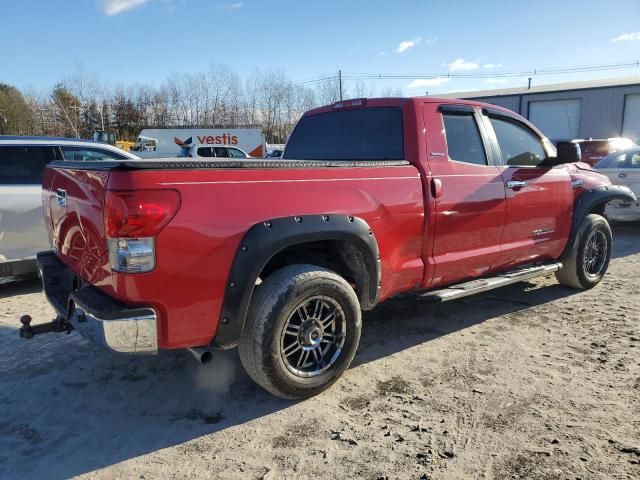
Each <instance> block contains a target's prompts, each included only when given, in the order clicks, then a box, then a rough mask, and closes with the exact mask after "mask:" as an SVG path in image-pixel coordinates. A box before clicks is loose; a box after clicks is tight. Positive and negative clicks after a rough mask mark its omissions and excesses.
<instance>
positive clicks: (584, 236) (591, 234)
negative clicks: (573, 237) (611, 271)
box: [556, 214, 613, 290]
mask: <svg viewBox="0 0 640 480" xmlns="http://www.w3.org/2000/svg"><path fill="white" fill-rule="evenodd" d="M578 232H579V233H578V235H579V238H578V242H577V243H576V246H575V247H574V248H572V249H571V250H570V251H568V252H567V253H565V255H564V256H563V258H562V259H561V261H562V269H561V270H560V271H558V272H556V278H557V279H558V281H559V282H560V283H561V284H562V285H566V286H567V287H572V288H578V289H581V290H584V289H588V288H592V287H595V286H596V285H597V284H598V283H600V281H601V280H602V277H604V274H605V273H606V271H607V268H608V267H609V261H610V260H611V248H612V244H613V236H612V234H611V227H610V226H609V223H608V222H607V220H606V219H605V218H604V217H602V216H600V215H596V214H590V215H587V216H586V217H585V218H584V220H583V221H582V224H581V225H580V229H579V230H578Z"/></svg>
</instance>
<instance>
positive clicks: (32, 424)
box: [0, 225, 640, 479]
mask: <svg viewBox="0 0 640 480" xmlns="http://www.w3.org/2000/svg"><path fill="white" fill-rule="evenodd" d="M615 236H616V243H615V246H614V259H613V260H612V262H611V267H610V270H609V273H608V274H607V276H606V278H605V280H604V281H603V283H602V284H601V285H600V286H598V287H597V288H595V289H593V290H591V291H588V292H581V293H576V292H575V291H572V290H569V289H567V288H564V287H561V286H559V285H558V284H557V283H556V282H555V279H554V278H553V277H551V278H545V279H539V280H535V281H532V282H528V283H521V284H517V285H513V286H511V287H506V288H503V289H501V290H496V291H493V292H489V293H487V294H484V295H482V296H477V297H473V298H468V299H465V300H462V301H457V302H450V303H447V304H442V305H436V306H433V305H428V304H426V303H424V302H421V301H420V299H418V298H416V297H413V296H403V297H400V298H396V299H393V300H391V301H389V302H387V303H384V304H382V305H381V306H380V307H378V308H377V309H376V310H375V311H373V312H370V313H368V314H366V315H365V319H364V331H363V338H362V342H361V345H360V349H359V353H358V355H357V356H356V359H355V361H354V364H353V365H352V367H351V368H350V369H349V370H348V371H347V372H346V374H345V375H344V377H343V378H342V379H341V380H340V381H339V382H338V383H337V384H336V385H335V386H334V387H333V388H331V389H330V390H329V391H328V392H325V393H324V394H322V395H319V396H318V397H316V398H313V399H311V400H307V401H304V402H298V403H290V402H286V401H282V400H279V399H276V398H274V397H272V396H270V395H269V394H267V393H265V392H264V391H262V390H261V389H260V388H259V387H257V386H255V385H254V384H253V383H252V382H251V380H250V379H249V378H248V377H247V376H246V374H245V373H244V372H243V371H242V367H241V366H240V363H239V361H238V358H237V353H236V352H235V351H229V352H216V354H215V358H214V362H213V363H212V364H210V365H208V366H206V367H200V366H198V365H197V364H196V362H195V361H194V360H193V358H191V356H190V355H189V354H188V353H185V352H170V353H164V354H161V355H160V356H156V357H143V358H139V357H126V356H125V357H122V356H114V355H112V354H109V353H107V352H105V351H102V350H101V349H99V348H98V347H94V346H93V345H92V344H91V343H89V342H88V341H86V340H84V339H83V338H81V337H80V336H78V335H76V334H72V335H69V336H66V335H58V334H52V335H47V336H41V337H38V338H36V339H34V340H31V341H28V342H27V341H24V340H18V338H17V328H18V325H19V323H18V318H19V317H20V315H21V314H23V313H30V314H31V315H32V316H33V317H34V319H35V321H36V322H39V321H45V320H49V319H50V318H51V317H52V310H51V308H50V307H49V306H48V305H47V304H46V302H45V300H44V298H43V295H42V293H41V292H40V289H39V286H38V284H37V283H23V284H18V285H16V284H14V285H4V286H0V478H2V479H27V478H46V479H61V478H68V477H74V476H78V477H82V478H92V479H94V478H100V479H101V478H138V479H155V478H163V479H164V478H169V479H171V478H234V479H235V478H243V479H244V478H247V479H261V478H270V479H279V478H296V479H298V478H370V479H379V478H380V479H381V478H385V479H386V478H388V479H394V478H401V479H405V478H416V479H418V478H434V479H442V478H456V479H457V478H497V479H501V478H508V479H511V478H527V479H530V478H544V479H556V478H557V479H565V478H566V479H577V478H581V479H599V478H607V479H608V478H640V226H638V225H634V226H625V227H617V228H616V229H615Z"/></svg>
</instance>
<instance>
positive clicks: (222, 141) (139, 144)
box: [131, 128, 266, 158]
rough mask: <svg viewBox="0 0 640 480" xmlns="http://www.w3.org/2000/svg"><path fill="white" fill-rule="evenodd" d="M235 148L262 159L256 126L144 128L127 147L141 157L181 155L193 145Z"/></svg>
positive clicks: (262, 144) (263, 151)
mask: <svg viewBox="0 0 640 480" xmlns="http://www.w3.org/2000/svg"><path fill="white" fill-rule="evenodd" d="M196 144H197V145H204V146H208V147H223V146H227V147H236V148H239V149H241V150H243V151H244V152H247V154H248V155H249V156H251V157H256V158H263V157H264V156H265V154H266V148H265V146H266V143H265V139H264V135H263V133H262V130H260V129H259V128H225V129H222V128H147V129H144V130H142V131H141V132H140V134H139V135H138V138H137V140H136V143H135V145H134V146H133V148H132V149H131V151H132V152H135V153H136V155H138V156H140V157H141V158H163V157H180V156H185V155H184V152H182V153H181V151H182V150H183V149H191V147H192V146H193V145H196Z"/></svg>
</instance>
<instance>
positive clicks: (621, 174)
mask: <svg viewBox="0 0 640 480" xmlns="http://www.w3.org/2000/svg"><path fill="white" fill-rule="evenodd" d="M618 176H619V177H620V178H627V177H628V176H629V175H627V174H626V173H619V174H618Z"/></svg>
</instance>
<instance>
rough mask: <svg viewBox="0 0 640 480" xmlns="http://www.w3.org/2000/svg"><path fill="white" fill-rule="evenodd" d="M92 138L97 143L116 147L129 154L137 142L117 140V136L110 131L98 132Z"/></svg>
mask: <svg viewBox="0 0 640 480" xmlns="http://www.w3.org/2000/svg"><path fill="white" fill-rule="evenodd" d="M92 138H93V140H94V141H96V142H102V143H108V144H109V145H114V146H116V147H118V148H121V149H122V150H126V151H127V152H128V151H130V150H131V148H132V147H133V145H134V144H135V142H130V141H128V140H116V134H115V133H113V132H110V131H108V130H96V131H95V132H93V136H92Z"/></svg>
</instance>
